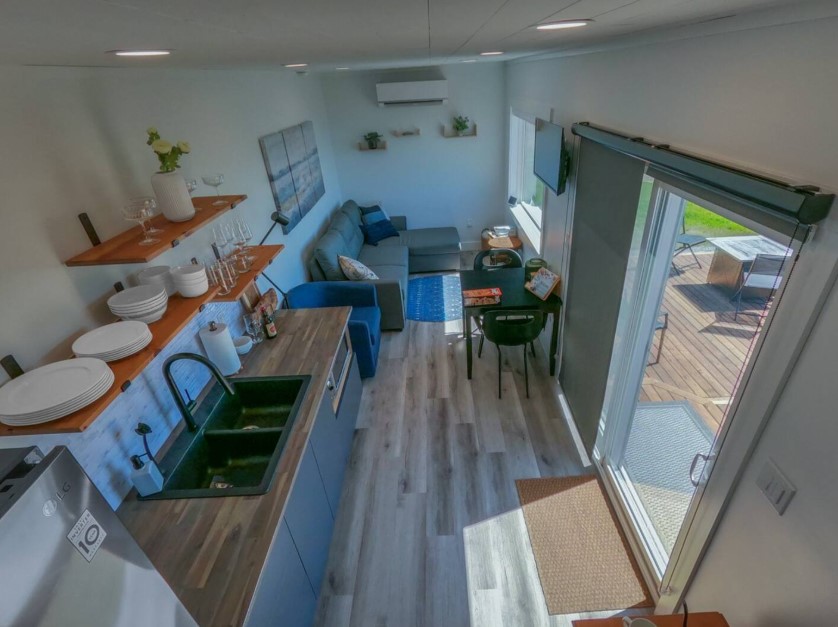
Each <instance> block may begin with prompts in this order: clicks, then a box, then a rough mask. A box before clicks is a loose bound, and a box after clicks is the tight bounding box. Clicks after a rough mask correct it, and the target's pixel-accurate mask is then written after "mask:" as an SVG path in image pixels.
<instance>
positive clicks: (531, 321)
mask: <svg viewBox="0 0 838 627" xmlns="http://www.w3.org/2000/svg"><path fill="white" fill-rule="evenodd" d="M543 326H544V313H543V312H542V311H539V310H538V309H520V310H517V311H516V310H513V309H491V310H489V311H487V312H486V313H484V314H483V335H484V337H486V338H487V339H488V340H489V341H490V342H492V343H493V344H494V345H495V346H496V347H497V349H498V398H502V392H501V383H500V380H501V377H500V375H501V362H502V356H501V350H500V347H501V346H523V347H524V383H525V385H526V390H527V398H529V397H530V375H529V371H528V368H527V344H532V342H534V341H535V338H537V337H538V336H539V334H540V333H541V329H542V328H543Z"/></svg>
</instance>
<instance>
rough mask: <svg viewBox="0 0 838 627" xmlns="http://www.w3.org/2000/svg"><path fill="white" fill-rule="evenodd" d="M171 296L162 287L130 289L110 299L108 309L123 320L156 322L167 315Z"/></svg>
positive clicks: (150, 286)
mask: <svg viewBox="0 0 838 627" xmlns="http://www.w3.org/2000/svg"><path fill="white" fill-rule="evenodd" d="M168 303H169V295H168V294H167V293H166V288H165V287H163V286H161V285H140V286H139V287H129V288H128V289H127V290H123V291H121V292H118V293H117V294H114V295H113V296H111V297H110V298H109V299H108V307H109V308H110V310H111V311H112V312H113V314H114V315H116V316H118V317H119V318H122V319H123V320H139V321H140V322H145V323H150V322H156V321H157V320H160V318H162V317H163V314H165V313H166V307H167V306H168Z"/></svg>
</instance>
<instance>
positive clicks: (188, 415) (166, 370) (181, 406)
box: [163, 353, 236, 431]
mask: <svg viewBox="0 0 838 627" xmlns="http://www.w3.org/2000/svg"><path fill="white" fill-rule="evenodd" d="M183 359H190V360H192V361H197V362H198V363H201V364H204V365H205V366H206V367H207V368H209V370H210V372H212V375H213V376H214V377H215V379H216V381H218V382H219V383H220V384H221V386H222V387H223V388H224V391H225V392H227V394H229V395H230V396H234V395H235V394H236V392H235V390H234V389H233V386H232V385H230V382H229V381H228V380H227V378H226V377H225V376H224V375H223V374H221V371H220V370H219V369H218V368H217V367H216V365H215V364H214V363H212V362H211V361H210V360H209V359H207V358H206V357H204V356H203V355H198V354H196V353H175V354H174V355H172V356H171V357H169V358H168V359H167V360H166V361H165V362H164V364H163V376H164V377H165V378H166V383H167V384H168V385H169V391H170V392H171V393H172V397H174V399H175V403H176V404H177V407H178V410H179V411H180V414H181V416H183V420H184V422H186V426H187V427H188V428H189V430H190V431H196V430H197V429H198V424H197V423H196V422H195V418H194V417H193V416H192V412H191V411H190V410H189V407H187V405H186V403H185V402H184V401H183V396H181V394H180V391H179V390H178V388H177V386H176V385H175V380H174V378H173V377H172V365H173V364H174V363H175V362H176V361H181V360H183Z"/></svg>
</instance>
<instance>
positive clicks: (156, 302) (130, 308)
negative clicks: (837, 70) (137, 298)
mask: <svg viewBox="0 0 838 627" xmlns="http://www.w3.org/2000/svg"><path fill="white" fill-rule="evenodd" d="M149 287H160V289H162V290H163V294H162V295H161V296H160V297H159V298H155V299H154V300H149V301H146V302H144V303H140V304H137V305H120V306H119V307H117V306H116V305H109V306H108V308H109V309H110V310H111V311H122V312H125V311H137V310H139V309H154V308H155V307H159V306H160V305H162V304H163V303H165V302H166V301H167V300H169V296H168V294H166V289H165V288H164V287H162V286H156V285H155V286H149Z"/></svg>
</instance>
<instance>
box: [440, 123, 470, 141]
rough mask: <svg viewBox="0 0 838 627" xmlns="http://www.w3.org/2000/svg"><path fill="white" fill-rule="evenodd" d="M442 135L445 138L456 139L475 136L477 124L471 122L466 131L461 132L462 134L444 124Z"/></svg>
mask: <svg viewBox="0 0 838 627" xmlns="http://www.w3.org/2000/svg"><path fill="white" fill-rule="evenodd" d="M442 136H443V137H444V138H445V139H456V138H458V137H477V124H472V125H471V128H470V129H469V130H468V131H466V132H465V133H463V134H462V135H460V134H459V133H458V132H457V131H455V130H454V129H453V128H450V129H449V128H448V127H446V126H443V127H442Z"/></svg>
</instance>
